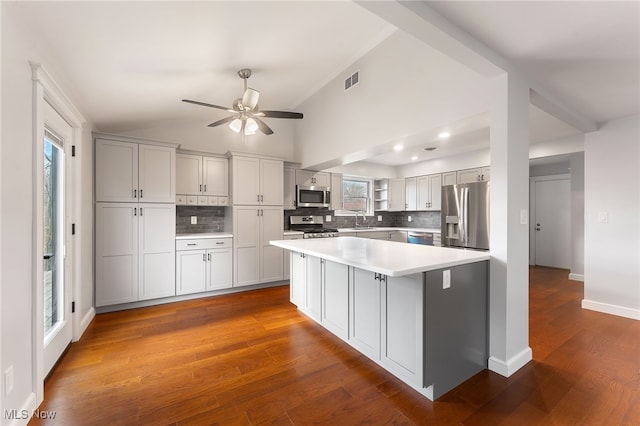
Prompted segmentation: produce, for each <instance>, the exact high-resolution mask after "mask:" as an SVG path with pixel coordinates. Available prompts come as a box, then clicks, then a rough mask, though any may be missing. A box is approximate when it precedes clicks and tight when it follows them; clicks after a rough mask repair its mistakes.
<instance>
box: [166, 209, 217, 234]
mask: <svg viewBox="0 0 640 426" xmlns="http://www.w3.org/2000/svg"><path fill="white" fill-rule="evenodd" d="M227 210H228V208H227V207H215V206H176V234H202V233H208V232H224V231H225V229H224V223H225V214H226V213H227V212H226V211H227ZM229 214H230V213H229ZM191 216H197V217H198V224H197V225H192V224H191Z"/></svg>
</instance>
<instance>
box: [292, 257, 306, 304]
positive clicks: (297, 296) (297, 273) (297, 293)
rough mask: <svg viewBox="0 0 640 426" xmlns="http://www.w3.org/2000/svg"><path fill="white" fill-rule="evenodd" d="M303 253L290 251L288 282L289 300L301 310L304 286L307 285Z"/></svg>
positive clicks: (303, 299)
mask: <svg viewBox="0 0 640 426" xmlns="http://www.w3.org/2000/svg"><path fill="white" fill-rule="evenodd" d="M305 256H306V255H304V254H302V253H296V252H290V254H289V259H290V272H291V280H290V284H289V292H290V294H289V300H290V301H291V303H293V304H294V305H296V306H297V307H298V309H300V310H303V307H304V301H305V288H306V286H307V261H306V259H305Z"/></svg>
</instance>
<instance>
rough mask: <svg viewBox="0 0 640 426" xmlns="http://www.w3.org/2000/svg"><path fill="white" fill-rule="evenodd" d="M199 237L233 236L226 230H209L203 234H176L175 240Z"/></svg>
mask: <svg viewBox="0 0 640 426" xmlns="http://www.w3.org/2000/svg"><path fill="white" fill-rule="evenodd" d="M200 238H233V234H230V233H228V232H209V233H205V234H176V240H196V239H200Z"/></svg>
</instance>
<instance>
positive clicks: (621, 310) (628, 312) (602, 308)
mask: <svg viewBox="0 0 640 426" xmlns="http://www.w3.org/2000/svg"><path fill="white" fill-rule="evenodd" d="M582 309H589V310H590V311H597V312H602V313H604V314H611V315H617V316H619V317H624V318H631V319H634V320H640V309H633V308H627V307H626V306H619V305H610V304H608V303H602V302H595V301H593V300H587V299H582Z"/></svg>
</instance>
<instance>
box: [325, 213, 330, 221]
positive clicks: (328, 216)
mask: <svg viewBox="0 0 640 426" xmlns="http://www.w3.org/2000/svg"><path fill="white" fill-rule="evenodd" d="M324 221H325V222H331V215H330V214H328V215H326V216H325V217H324Z"/></svg>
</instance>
